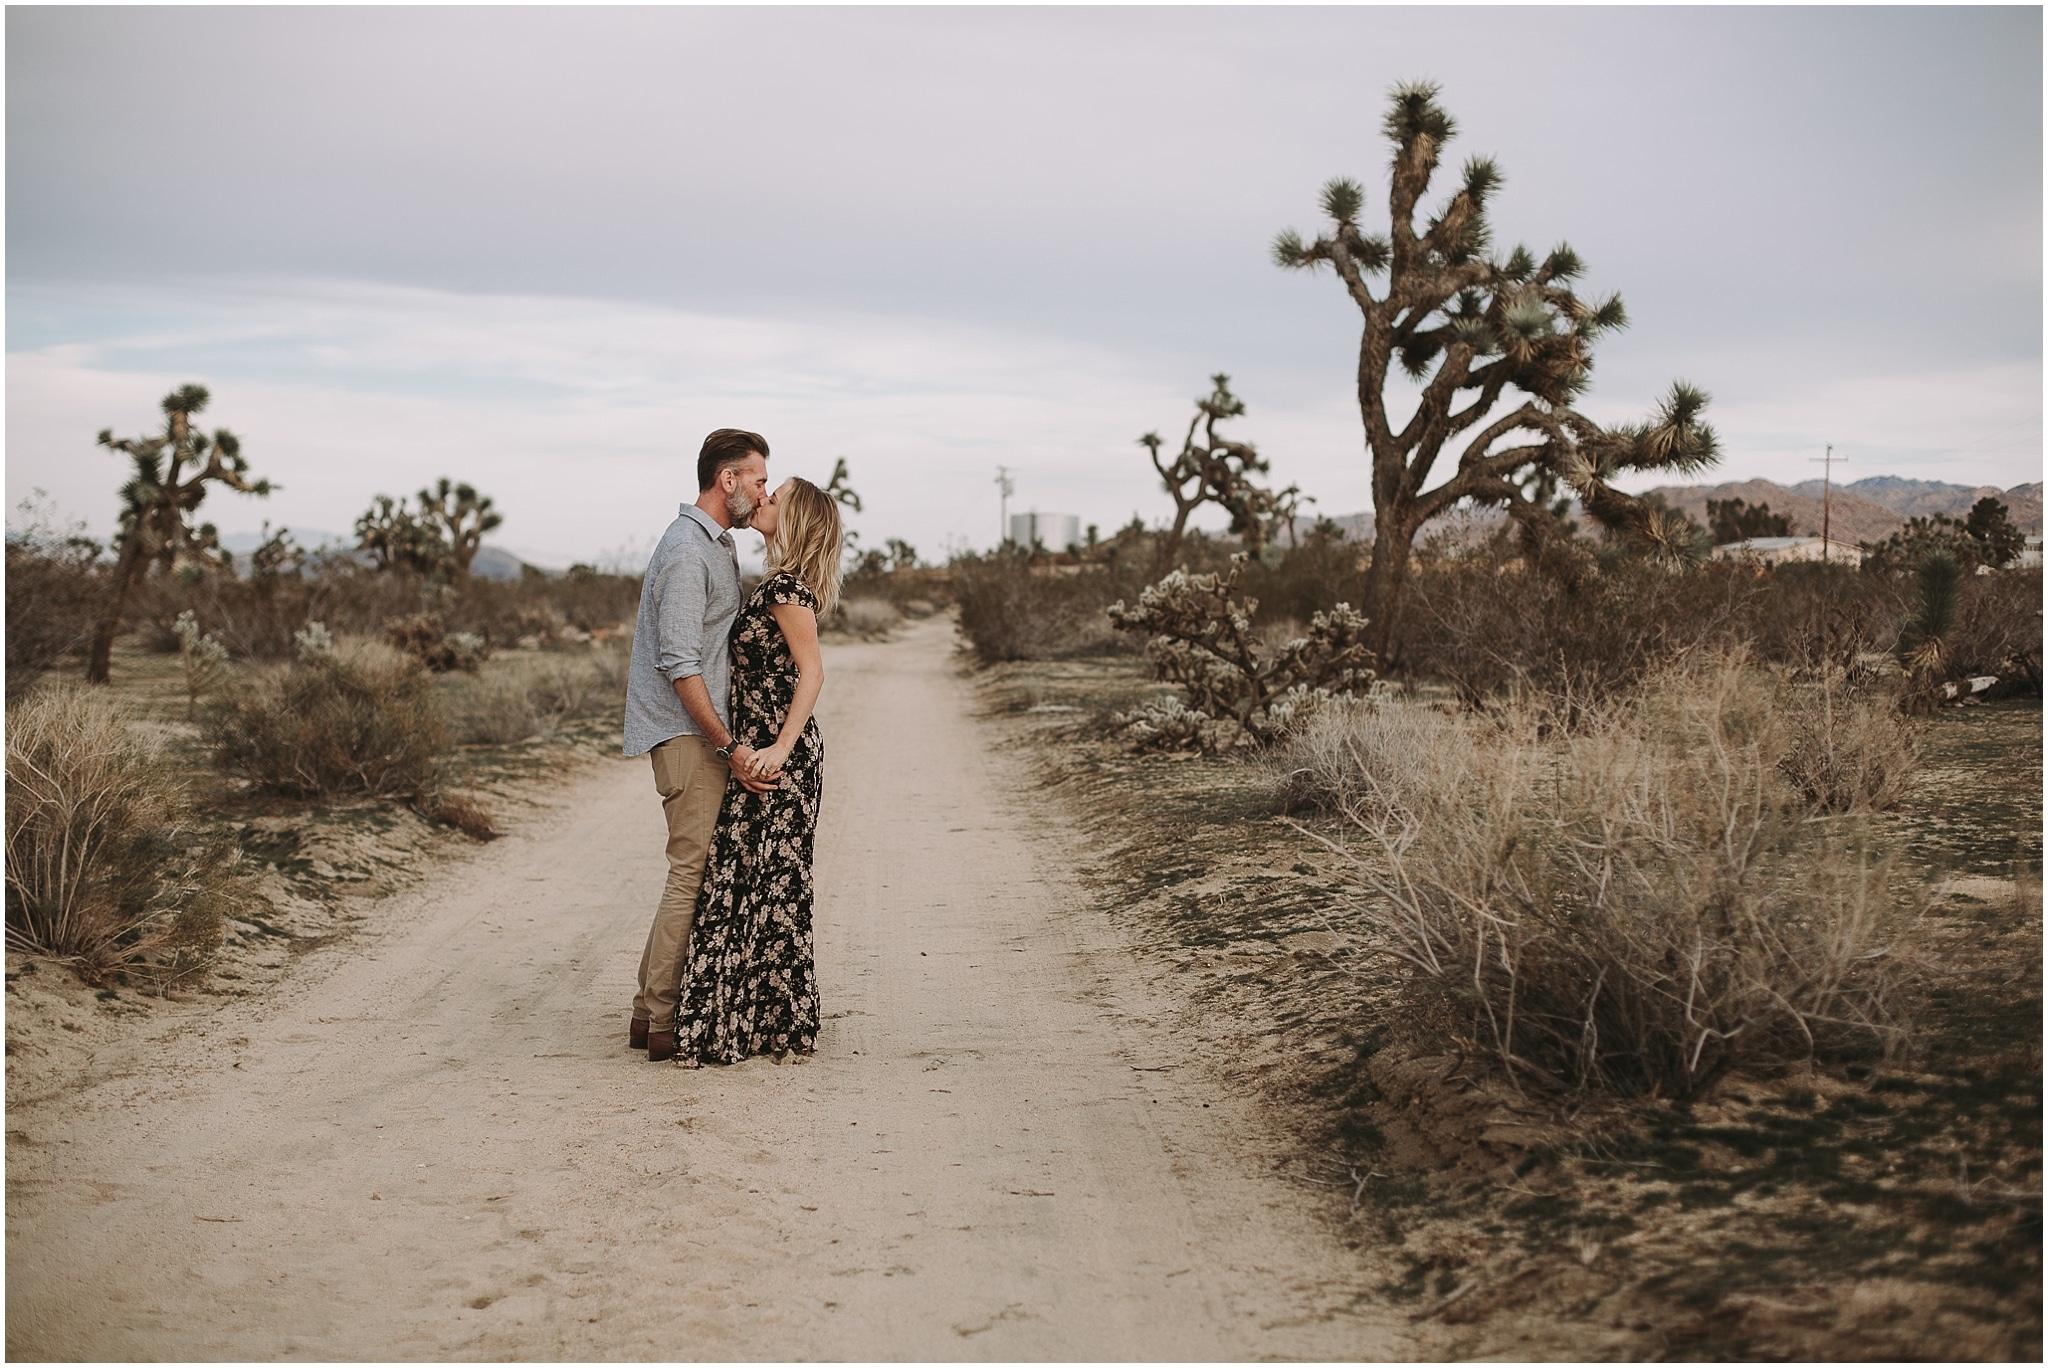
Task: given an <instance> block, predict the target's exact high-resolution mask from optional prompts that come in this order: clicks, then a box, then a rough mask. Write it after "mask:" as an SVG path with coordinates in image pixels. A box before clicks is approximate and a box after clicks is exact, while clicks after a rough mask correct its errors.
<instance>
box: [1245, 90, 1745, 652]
mask: <svg viewBox="0 0 2048 1368" xmlns="http://www.w3.org/2000/svg"><path fill="white" fill-rule="evenodd" d="M1436 97H1437V87H1436V86H1435V85H1433V84H1428V83H1416V84H1407V85H1401V86H1397V87H1395V89H1394V91H1393V93H1392V96H1391V99H1390V107H1389V108H1388V111H1387V115H1386V119H1385V121H1384V124H1383V128H1384V131H1385V133H1386V137H1387V140H1388V141H1389V142H1391V143H1392V144H1393V145H1394V159H1393V165H1392V169H1391V173H1390V175H1389V189H1388V210H1389V213H1388V220H1389V222H1388V231H1387V232H1386V233H1385V234H1378V233H1373V234H1368V233H1366V232H1365V231H1363V230H1362V229H1361V228H1360V226H1359V217H1360V214H1361V212H1362V211H1363V209H1364V207H1365V191H1364V189H1363V188H1362V187H1361V186H1360V185H1359V183H1358V182H1357V181H1353V180H1345V179H1337V180H1333V181H1331V182H1330V183H1329V184H1328V185H1326V186H1324V187H1323V210H1324V212H1325V213H1326V214H1328V215H1329V219H1330V224H1329V227H1328V228H1327V229H1325V230H1324V232H1323V233H1322V235H1321V236H1319V237H1317V238H1316V239H1315V240H1314V241H1313V242H1304V241H1303V240H1302V238H1301V235H1300V234H1299V233H1297V232H1295V231H1294V230H1292V229H1289V230H1287V231H1285V232H1283V233H1281V234H1280V235H1279V236H1278V237H1277V238H1276V239H1275V240H1274V243H1273V257H1274V260H1275V261H1276V262H1277V263H1278V264H1279V265H1280V266H1282V267H1286V268H1290V269H1314V268H1318V267H1321V266H1325V265H1327V266H1329V267H1330V268H1331V269H1332V270H1333V271H1334V272H1335V273H1336V276H1337V278H1338V280H1339V281H1341V282H1342V284H1343V285H1344V288H1345V290H1346V291H1347V292H1348V293H1349V294H1350V296H1351V300H1352V302H1353V303H1354V304H1356V305H1357V306H1358V311H1359V313H1360V315H1361V316H1362V317H1363V320H1364V329H1363V332H1362V334H1361V336H1360V339H1359V347H1358V409H1359V414H1360V416H1361V417H1362V418H1363V419H1364V424H1365V444H1366V448H1367V450H1368V451H1369V452H1370V453H1371V456H1372V487H1373V517H1374V539H1373V552H1372V565H1371V568H1370V570H1369V571H1368V573H1367V580H1366V595H1367V600H1368V611H1369V612H1370V613H1371V615H1372V617H1373V620H1374V621H1373V635H1374V641H1373V644H1374V647H1375V649H1376V650H1378V651H1379V652H1380V654H1381V656H1382V658H1384V657H1385V656H1386V654H1387V652H1388V650H1389V648H1390V646H1391V645H1392V644H1393V642H1394V640H1395V636H1396V632H1397V630H1398V623H1399V620H1400V610H1401V602H1402V598H1403V594H1404V591H1405V589H1406V580H1407V569H1408V560H1409V556H1410V554H1411V551H1412V549H1413V546H1414V541H1415V536H1416V533H1417V532H1419V531H1420V530H1421V528H1422V526H1423V524H1424V523H1426V522H1428V521H1429V520H1430V519H1431V518H1434V517H1437V516H1439V515H1440V514H1442V513H1444V512H1446V511H1448V510H1449V509H1450V508H1451V507H1452V506H1453V505H1455V504H1457V503H1458V502H1459V501H1460V500H1463V499H1470V500H1472V501H1473V502H1474V503H1476V504H1487V505H1494V506H1499V507H1504V508H1505V509H1506V510H1507V512H1508V513H1509V515H1510V516H1511V517H1513V518H1514V519H1515V521H1516V523H1517V524H1518V525H1519V526H1520V527H1521V528H1522V530H1523V532H1524V535H1525V537H1527V538H1529V539H1531V540H1532V541H1538V540H1541V539H1544V538H1547V537H1552V536H1555V535H1556V534H1557V531H1558V529H1560V528H1561V527H1562V525H1563V524H1562V523H1561V522H1560V521H1559V520H1558V519H1557V518H1556V517H1555V516H1554V515H1553V514H1552V513H1551V511H1550V510H1549V509H1548V508H1547V507H1546V505H1545V504H1544V502H1543V501H1542V498H1541V489H1542V487H1543V486H1545V485H1547V484H1548V483H1550V482H1551V481H1552V480H1555V481H1557V482H1561V483H1563V484H1564V485H1566V486H1569V487H1570V489H1571V490H1572V492H1573V493H1575V494H1577V496H1578V498H1579V501H1580V502H1581V503H1582V504H1583V505H1584V506H1585V508H1586V511H1587V512H1588V513H1590V514H1592V516H1593V517H1595V518H1597V519H1599V520H1600V521H1601V522H1602V523H1603V524H1605V525H1606V526H1608V527H1609V528H1611V529H1615V530H1618V531H1621V532H1623V533H1626V534H1628V535H1631V536H1633V537H1636V538H1639V539H1642V540H1645V541H1647V542H1649V543H1651V544H1652V545H1653V546H1662V544H1663V543H1664V542H1666V541H1670V540H1672V539H1673V538H1675V537H1677V536H1680V535H1681V534H1682V530H1681V529H1679V528H1676V527H1674V526H1672V525H1670V519H1669V516H1668V515H1667V514H1665V513H1663V512H1661V511H1659V510H1657V509H1654V508H1651V507H1648V506H1646V505H1644V504H1643V503H1642V502H1640V501H1639V500H1636V499H1633V498H1631V497H1629V496H1628V495H1626V494H1623V493H1622V492H1621V491H1619V490H1617V489H1615V488H1614V487H1613V484H1612V481H1613V480H1614V478H1615V477H1616V476H1618V475H1620V474H1621V473H1622V472H1624V471H1635V470H1666V471H1678V472H1685V471H1693V470H1698V469H1700V468H1701V467H1704V466H1707V465H1710V464H1712V463H1713V462H1714V460H1715V459H1717V455H1718V453H1717V450H1716V446H1715V440H1714V433H1713V429H1711V428H1710V427H1708V426H1707V425H1706V424H1705V423H1704V422H1703V421H1701V415H1702V413H1703V412H1704V411H1705V409H1706V406H1707V396H1706V395H1705V394H1704V393H1703V392H1701V391H1700V390H1697V389H1695V388H1693V387H1692V386H1690V385H1688V384H1686V383H1684V382H1683V381H1679V382H1677V383H1674V384H1673V385H1672V387H1671V392H1670V394H1669V395H1668V396H1667V397H1666V398H1665V399H1664V400H1663V402H1662V403H1661V405H1660V406H1659V409H1658V412H1657V413H1656V414H1655V416H1653V417H1652V418H1650V419H1649V420H1648V421H1645V422H1642V423H1637V424H1625V425H1620V426H1616V427H1612V428H1604V427H1602V426H1600V425H1599V424H1598V423H1595V422H1594V421H1593V420H1592V419H1590V418H1588V417H1586V416H1585V415H1584V414H1582V413H1580V412H1578V411H1577V410H1576V409H1574V408H1573V407H1572V404H1573V401H1574V400H1575V399H1576V398H1577V397H1578V396H1579V395H1580V394H1582V393H1583V392H1584V391H1585V389H1586V387H1587V384H1588V382H1589V380H1590V377H1591V373H1592V368H1593V357H1592V346H1593V342H1594V340H1595V339H1596V338H1598V337H1599V336H1600V335H1601V334H1602V333H1606V332H1610V331H1612V330H1614V329H1617V328H1621V327H1623V326H1625V325H1626V323H1627V321H1628V319H1627V314H1626V313H1625V312H1624V311H1623V309H1622V304H1621V297H1620V296H1619V295H1610V296H1608V297H1607V298H1606V299H1604V300H1601V301H1599V302H1597V303H1596V302H1593V301H1591V300H1588V299H1581V298H1580V297H1579V296H1578V294H1577V293H1575V292H1574V290H1573V289H1572V286H1571V282H1572V281H1574V280H1575V279H1577V278H1578V277H1579V275H1580V274H1581V273H1582V271H1583V269H1584V267H1583V264H1582V263H1581V262H1580V260H1579V257H1578V255H1577V254H1576V253H1575V252H1573V251H1572V249H1571V248H1570V247H1568V246H1566V245H1564V244H1563V243H1560V244H1558V246H1556V247H1554V248H1552V249H1551V251H1550V253H1549V254H1548V255H1547V256H1544V257H1543V258H1541V259H1540V260H1539V259H1538V258H1537V257H1535V256H1534V255H1532V254H1531V253H1530V252H1529V250H1528V249H1527V248H1525V247H1521V246H1517V247H1516V248H1515V249H1514V250H1513V251H1512V252H1510V253H1508V254H1507V255H1506V256H1502V255H1500V254H1499V253H1497V252H1493V251H1492V250H1491V247H1492V242H1491V233H1490V230H1489V228H1488V225H1487V220H1486V208H1487V203H1488V201H1489V200H1490V199H1491V198H1492V196H1493V193H1494V191H1495V190H1497V189H1498V188H1499V186H1500V183H1501V173H1500V170H1499V168H1498V167H1496V166H1495V165H1494V163H1493V162H1492V161H1491V160H1489V159H1487V158H1484V157H1474V158H1472V159H1471V160H1469V161H1467V162H1466V163H1465V168H1464V172H1463V175H1462V177H1461V180H1460V183H1459V185H1458V187H1457V189H1456V190H1455V191H1453V192H1452V194H1451V196H1450V198H1449V200H1448V201H1446V202H1445V203H1444V204H1443V205H1442V207H1441V208H1439V209H1438V210H1437V211H1436V212H1435V213H1434V215H1432V216H1430V217H1429V218H1428V219H1427V220H1426V221H1425V222H1424V223H1422V224H1421V225H1420V226H1419V227H1418V225H1417V222H1416V215H1417V213H1418V211H1419V210H1420V209H1421V206H1422V200H1423V196H1424V195H1425V194H1426V193H1427V192H1428V190H1429V187H1430V182H1431V180H1432V179H1433V178H1434V176H1435V174H1436V169H1437V159H1438V157H1439V156H1440V155H1441V154H1442V151H1443V147H1444V144H1445V143H1447V142H1449V141H1450V140H1451V137H1452V135H1453V134H1454V133H1455V132H1456V127H1457V126H1456V124H1454V123H1453V122H1452V120H1451V116H1450V115H1449V114H1447V113H1445V112H1444V110H1443V108H1442V107H1441V106H1440V105H1438V103H1437V99H1436ZM1374 282H1380V284H1379V288H1378V289H1377V290H1375V288H1374ZM1397 363H1398V364H1399V365H1400V367H1401V369H1402V370H1403V371H1404V372H1405V373H1406V374H1407V376H1408V377H1409V378H1410V379H1411V380H1413V381H1415V382H1417V383H1418V384H1419V385H1420V387H1421V396H1420V400H1419V402H1418V403H1417V404H1416V407H1415V412H1414V415H1413V416H1412V417H1411V418H1410V419H1409V420H1408V422H1407V423H1406V424H1405V425H1404V426H1402V427H1401V428H1400V429H1399V430H1396V429H1395V427H1394V419H1393V417H1392V415H1391V414H1390V413H1389V412H1388V401H1387V393H1386V391H1387V383H1388V380H1389V379H1390V378H1391V370H1392V367H1393V366H1394V365H1395V364H1397ZM1510 391H1513V394H1512V395H1510ZM1516 397H1519V398H1520V400H1521V402H1520V403H1516V404H1513V406H1512V407H1507V406H1506V404H1507V403H1511V402H1512V400H1513V398H1516ZM1454 443H1455V444H1459V445H1457V447H1456V450H1455V454H1454V456H1453V457H1452V459H1454V460H1455V461H1456V462H1457V466H1456V469H1455V470H1454V471H1452V472H1450V474H1449V478H1447V479H1444V480H1443V481H1442V482H1441V483H1438V484H1436V485H1435V486H1433V487H1432V486H1431V484H1430V477H1431V476H1432V475H1433V474H1436V473H1437V465H1438V461H1439V459H1440V458H1442V457H1443V455H1444V451H1445V448H1446V447H1448V446H1452V445H1453V444H1454Z"/></svg>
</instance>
